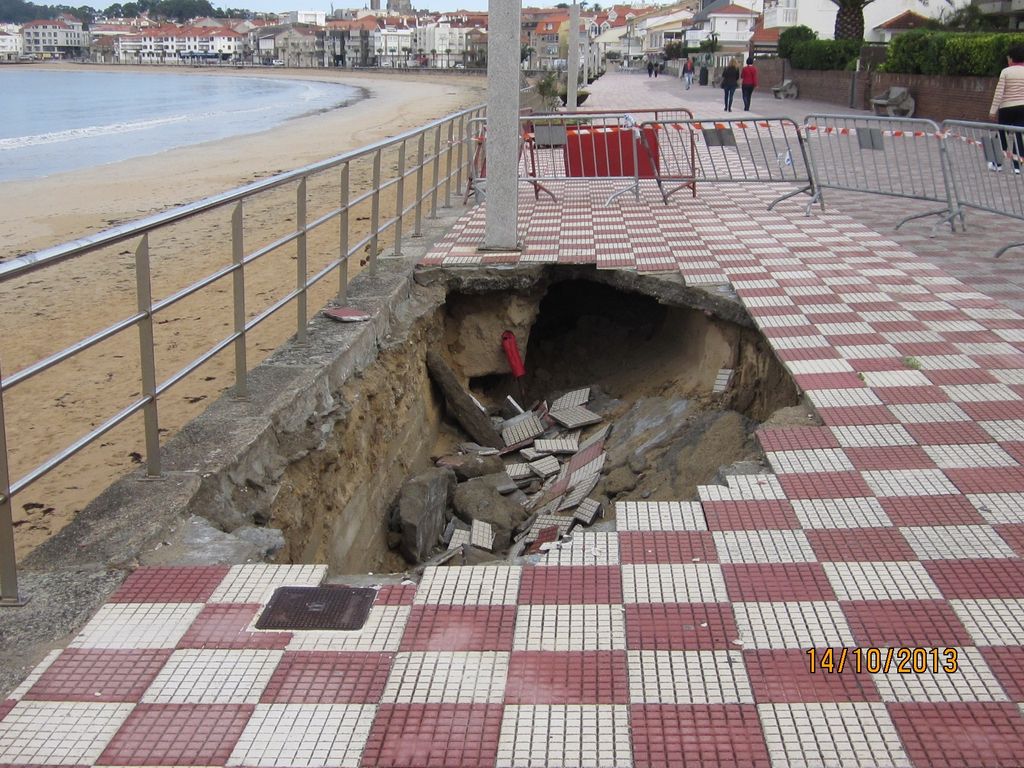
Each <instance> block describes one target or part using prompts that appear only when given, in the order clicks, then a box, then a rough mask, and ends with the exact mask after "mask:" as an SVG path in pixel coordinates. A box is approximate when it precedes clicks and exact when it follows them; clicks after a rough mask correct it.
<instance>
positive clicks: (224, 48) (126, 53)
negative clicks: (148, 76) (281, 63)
mask: <svg viewBox="0 0 1024 768" xmlns="http://www.w3.org/2000/svg"><path fill="white" fill-rule="evenodd" d="M245 39H246V36H245V35H243V34H240V33H238V32H235V31H234V30H232V29H228V28H227V27H194V26H187V27H179V26H177V25H174V24H164V25H163V26H160V27H152V28H150V29H146V30H144V31H142V32H140V33H139V34H135V35H122V36H120V37H118V38H116V41H117V42H116V43H115V46H114V53H115V57H116V58H117V60H118V61H120V62H123V63H141V64H146V63H161V64H164V63H177V62H193V61H196V60H197V59H219V60H223V61H228V60H237V59H240V58H242V54H243V52H244V49H245Z"/></svg>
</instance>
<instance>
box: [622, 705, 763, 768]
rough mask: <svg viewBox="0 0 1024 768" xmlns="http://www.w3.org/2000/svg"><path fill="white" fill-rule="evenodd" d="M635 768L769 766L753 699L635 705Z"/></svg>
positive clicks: (632, 722)
mask: <svg viewBox="0 0 1024 768" xmlns="http://www.w3.org/2000/svg"><path fill="white" fill-rule="evenodd" d="M629 717H630V731H631V734H632V737H633V766H634V768H769V766H770V765H771V760H770V759H769V756H768V745H767V744H766V743H765V740H764V733H763V732H762V730H761V721H760V719H759V718H758V716H757V707H756V706H755V705H753V704H680V705H674V704H634V705H633V706H631V707H630V709H629Z"/></svg>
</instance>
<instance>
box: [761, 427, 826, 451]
mask: <svg viewBox="0 0 1024 768" xmlns="http://www.w3.org/2000/svg"><path fill="white" fill-rule="evenodd" d="M754 434H755V436H756V437H757V440H758V442H760V443H761V448H763V449H764V450H765V451H800V450H813V449H815V448H838V447H839V441H838V440H836V436H835V435H833V434H832V433H831V432H829V431H828V430H827V429H823V428H821V427H762V428H761V429H759V430H757V432H755V433H754Z"/></svg>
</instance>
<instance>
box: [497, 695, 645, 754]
mask: <svg viewBox="0 0 1024 768" xmlns="http://www.w3.org/2000/svg"><path fill="white" fill-rule="evenodd" d="M632 764H633V753H632V747H631V744H630V738H629V707H628V706H627V705H625V704H555V705H527V706H524V705H510V706H507V707H505V714H504V717H503V719H502V723H501V735H500V737H499V740H498V758H497V762H496V768H524V766H538V768H540V766H559V767H560V768H630V766H632Z"/></svg>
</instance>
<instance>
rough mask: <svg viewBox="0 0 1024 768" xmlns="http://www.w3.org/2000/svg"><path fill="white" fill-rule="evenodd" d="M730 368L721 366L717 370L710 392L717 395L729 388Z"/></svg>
mask: <svg viewBox="0 0 1024 768" xmlns="http://www.w3.org/2000/svg"><path fill="white" fill-rule="evenodd" d="M732 374H733V369H732V368H722V369H720V370H719V371H718V375H717V376H715V383H714V386H712V387H711V392H712V394H715V395H719V394H721V393H723V392H725V391H726V390H727V389H729V385H730V384H732Z"/></svg>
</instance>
